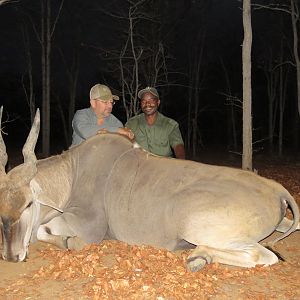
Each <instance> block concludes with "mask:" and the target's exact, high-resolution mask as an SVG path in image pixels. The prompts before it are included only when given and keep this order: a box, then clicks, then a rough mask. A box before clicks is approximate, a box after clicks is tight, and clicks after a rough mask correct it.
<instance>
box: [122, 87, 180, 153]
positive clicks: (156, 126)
mask: <svg viewBox="0 0 300 300" xmlns="http://www.w3.org/2000/svg"><path fill="white" fill-rule="evenodd" d="M138 97H139V98H140V99H141V102H140V103H141V109H142V111H143V113H142V114H139V115H137V116H134V117H132V118H130V119H129V120H128V121H127V123H126V125H125V126H126V127H127V128H130V129H131V130H132V131H133V133H134V136H135V140H136V142H137V143H138V144H139V145H140V146H141V147H142V148H144V149H145V150H147V151H149V152H151V153H154V154H157V155H161V156H169V157H171V156H175V157H176V158H180V159H185V150H184V144H183V140H182V136H181V133H180V130H179V125H178V123H177V122H176V121H174V120H173V119H170V118H167V117H165V116H164V115H163V114H161V113H160V112H158V107H159V104H160V99H159V95H158V92H157V90H156V89H155V88H153V87H146V88H145V89H142V90H140V91H139V92H138Z"/></svg>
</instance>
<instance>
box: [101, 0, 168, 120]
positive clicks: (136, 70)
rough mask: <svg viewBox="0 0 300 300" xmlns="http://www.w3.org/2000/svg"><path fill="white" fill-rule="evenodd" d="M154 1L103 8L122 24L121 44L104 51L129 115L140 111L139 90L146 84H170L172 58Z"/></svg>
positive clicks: (108, 67) (129, 2)
mask: <svg viewBox="0 0 300 300" xmlns="http://www.w3.org/2000/svg"><path fill="white" fill-rule="evenodd" d="M153 5H158V4H157V3H156V2H155V1H152V0H137V1H127V8H126V10H124V9H123V10H122V9H120V7H119V8H116V9H114V10H112V8H111V7H110V9H111V10H109V9H103V8H102V9H101V10H102V12H103V13H105V14H106V15H109V16H110V17H112V18H114V19H117V20H118V21H119V23H120V24H121V28H120V29H119V30H120V34H119V36H120V39H122V42H121V44H120V46H119V47H115V48H114V49H100V51H101V54H102V58H103V59H104V60H106V62H107V68H106V71H107V70H108V69H109V70H110V72H111V74H112V76H113V77H115V76H116V75H117V76H118V81H119V82H120V86H121V92H120V94H121V97H122V101H123V106H124V109H125V113H126V119H129V118H130V117H131V116H133V115H136V114H138V113H139V112H140V108H139V103H138V97H137V94H138V90H139V89H140V88H141V86H142V85H151V86H163V85H169V84H170V82H169V79H168V74H169V71H168V68H167V64H168V63H167V61H168V59H169V58H168V55H167V54H166V50H165V45H164V43H163V42H162V41H161V39H160V36H159V33H160V31H161V30H160V26H161V25H160V21H159V17H158V16H157V15H156V13H157V11H156V10H155V9H154V7H153ZM142 23H143V25H141V24H142ZM124 28H125V29H124ZM144 28H147V30H145V29H144Z"/></svg>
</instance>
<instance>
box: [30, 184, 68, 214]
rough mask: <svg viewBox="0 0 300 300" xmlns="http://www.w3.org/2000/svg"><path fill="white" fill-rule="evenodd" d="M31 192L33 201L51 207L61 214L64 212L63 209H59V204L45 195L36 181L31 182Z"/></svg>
mask: <svg viewBox="0 0 300 300" xmlns="http://www.w3.org/2000/svg"><path fill="white" fill-rule="evenodd" d="M30 190H31V192H32V196H33V200H34V201H36V202H38V203H40V204H42V205H45V206H49V207H51V208H53V209H55V210H57V211H59V212H63V210H62V208H60V207H58V205H57V203H55V202H54V201H53V200H52V199H50V198H49V197H47V196H46V195H45V194H43V190H42V189H41V187H40V185H39V184H38V183H37V181H36V180H34V179H32V180H31V181H30Z"/></svg>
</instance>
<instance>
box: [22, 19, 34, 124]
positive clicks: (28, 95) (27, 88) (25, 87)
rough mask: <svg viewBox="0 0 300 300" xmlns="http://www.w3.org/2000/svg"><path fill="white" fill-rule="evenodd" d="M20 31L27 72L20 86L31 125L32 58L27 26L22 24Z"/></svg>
mask: <svg viewBox="0 0 300 300" xmlns="http://www.w3.org/2000/svg"><path fill="white" fill-rule="evenodd" d="M21 30H22V35H23V41H24V50H25V57H26V63H27V71H26V72H27V76H22V85H23V90H24V93H25V97H26V101H27V104H28V107H29V111H30V119H31V124H32V123H33V120H34V116H35V96H34V87H33V71H32V57H31V51H30V40H29V34H28V29H27V25H26V24H22V29H21ZM26 79H27V80H26ZM27 81H28V84H27Z"/></svg>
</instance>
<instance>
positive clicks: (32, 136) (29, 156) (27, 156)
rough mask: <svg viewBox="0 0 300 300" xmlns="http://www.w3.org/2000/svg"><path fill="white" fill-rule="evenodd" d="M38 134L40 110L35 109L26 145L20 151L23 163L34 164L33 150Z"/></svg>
mask: <svg viewBox="0 0 300 300" xmlns="http://www.w3.org/2000/svg"><path fill="white" fill-rule="evenodd" d="M39 132H40V110H39V109H37V110H36V114H35V117H34V120H33V124H32V126H31V129H30V132H29V135H28V137H27V140H26V143H25V145H24V147H23V150H22V153H23V157H24V163H33V164H36V160H37V159H36V156H35V153H34V148H35V145H36V142H37V139H38V137H39Z"/></svg>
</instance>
